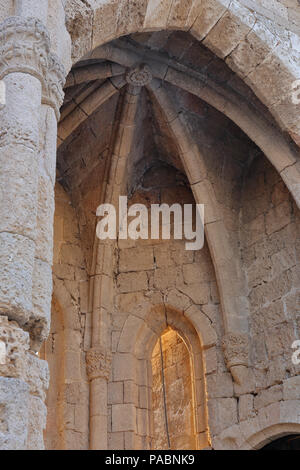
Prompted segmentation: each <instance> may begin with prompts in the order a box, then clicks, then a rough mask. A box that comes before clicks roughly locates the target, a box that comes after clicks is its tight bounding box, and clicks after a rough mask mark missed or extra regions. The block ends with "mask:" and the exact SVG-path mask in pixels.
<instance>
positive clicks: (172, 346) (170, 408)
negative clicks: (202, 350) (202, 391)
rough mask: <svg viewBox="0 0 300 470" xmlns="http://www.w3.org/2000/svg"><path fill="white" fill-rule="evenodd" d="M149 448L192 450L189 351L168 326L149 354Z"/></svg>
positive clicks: (191, 378)
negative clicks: (151, 419) (151, 421)
mask: <svg viewBox="0 0 300 470" xmlns="http://www.w3.org/2000/svg"><path fill="white" fill-rule="evenodd" d="M152 374H153V386H152V413H153V433H152V434H153V438H152V448H153V449H157V450H158V449H159V450H168V449H173V450H174V449H178V450H181V449H196V434H195V413H194V392H193V389H194V384H193V377H192V367H191V357H190V353H189V350H188V348H187V346H186V344H185V343H184V341H183V339H182V338H181V337H180V335H179V334H178V333H177V331H175V330H173V329H171V328H168V329H167V330H166V331H165V332H164V333H163V334H162V335H161V337H160V338H159V340H158V341H157V343H156V345H155V347H154V350H153V354H152Z"/></svg>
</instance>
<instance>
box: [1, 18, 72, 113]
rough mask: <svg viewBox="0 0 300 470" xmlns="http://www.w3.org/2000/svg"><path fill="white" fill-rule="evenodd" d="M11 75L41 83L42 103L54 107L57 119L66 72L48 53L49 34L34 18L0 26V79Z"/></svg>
mask: <svg viewBox="0 0 300 470" xmlns="http://www.w3.org/2000/svg"><path fill="white" fill-rule="evenodd" d="M14 72H20V73H27V74H30V75H32V76H34V77H36V78H37V79H38V80H40V82H41V84H42V102H43V103H44V104H48V105H49V106H51V107H53V108H54V110H55V113H56V116H57V118H59V109H60V107H61V105H62V103H63V98H64V93H63V87H64V83H65V78H66V72H65V69H64V67H63V65H62V64H61V63H60V61H59V59H58V57H57V56H56V55H55V54H53V53H52V52H51V48H50V38H49V34H48V31H47V29H46V27H45V26H44V25H43V23H42V22H41V21H40V20H38V19H37V18H22V17H20V16H12V17H10V18H7V19H6V20H5V21H4V22H3V23H1V24H0V80H1V79H3V78H4V77H5V76H6V75H8V74H10V73H14Z"/></svg>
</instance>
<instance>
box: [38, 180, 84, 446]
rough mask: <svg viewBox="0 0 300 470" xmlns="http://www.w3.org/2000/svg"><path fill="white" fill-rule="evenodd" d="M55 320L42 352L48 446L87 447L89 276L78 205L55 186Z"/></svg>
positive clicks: (53, 311)
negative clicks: (46, 369)
mask: <svg viewBox="0 0 300 470" xmlns="http://www.w3.org/2000/svg"><path fill="white" fill-rule="evenodd" d="M55 202H56V211H55V224H54V265H53V279H54V294H53V302H52V322H51V331H50V335H49V338H48V341H47V343H46V345H45V348H44V351H43V354H44V356H45V359H46V360H47V362H48V364H49V369H50V374H51V382H50V388H49V391H48V393H47V402H46V403H47V409H48V418H47V429H46V434H45V435H46V448H48V449H52V450H53V449H87V448H88V426H89V388H88V382H87V377H86V359H85V351H86V347H85V332H86V328H88V326H87V325H86V316H87V312H88V277H87V273H86V268H85V262H84V257H83V253H82V249H81V241H80V235H79V226H78V221H77V216H76V213H75V210H74V208H73V207H72V205H71V202H70V199H69V197H68V196H67V194H66V193H65V191H64V189H63V188H62V187H61V186H60V185H59V184H58V185H57V186H56V201H55Z"/></svg>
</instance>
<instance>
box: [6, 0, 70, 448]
mask: <svg viewBox="0 0 300 470" xmlns="http://www.w3.org/2000/svg"><path fill="white" fill-rule="evenodd" d="M29 3H30V1H29V0H28V2H26V1H25V2H21V1H17V3H16V10H18V8H20V11H19V12H18V13H19V14H20V15H21V14H23V12H25V11H27V14H28V9H27V10H26V8H27V7H28V8H29V6H30V5H29ZM31 3H32V4H34V2H31ZM25 4H26V5H27V4H28V5H27V7H26V5H25ZM35 4H36V2H35ZM46 4H47V1H46V0H42V2H41V5H40V7H41V11H42V12H44V13H43V15H44V16H45V15H46V10H45V8H42V7H43V6H45V5H46ZM25 7H26V8H25ZM44 10H45V11H44ZM43 19H45V18H43ZM64 78H65V73H64V70H63V68H62V66H61V65H60V64H59V61H58V60H57V58H56V57H55V56H54V55H53V54H52V53H51V52H50V41H49V36H48V33H47V31H46V28H45V27H44V25H43V23H42V22H41V21H40V20H39V19H37V18H24V17H22V16H16V17H11V18H7V19H6V20H5V21H4V22H3V23H2V24H1V25H0V80H3V82H4V83H5V88H6V103H5V107H4V108H3V109H2V110H0V213H1V220H0V320H1V322H2V323H3V318H6V319H7V322H8V323H7V325H6V326H4V329H5V330H6V329H13V331H14V334H15V335H16V340H15V347H16V348H18V347H19V341H21V338H25V337H26V338H27V340H26V341H25V339H24V341H23V340H22V341H23V343H22V344H23V346H24V347H23V348H21V349H20V352H19V355H20V357H22V361H21V359H20V361H21V362H23V364H24V367H22V368H21V369H18V368H17V369H16V371H14V375H11V374H12V372H11V370H12V368H7V367H6V366H7V364H9V363H10V361H11V358H10V354H9V351H8V350H7V348H8V340H7V339H5V338H4V339H3V340H2V347H3V350H5V351H7V353H6V355H5V357H4V358H3V362H4V364H3V366H4V368H3V369H2V370H0V375H1V376H2V377H1V385H2V387H1V390H6V392H5V391H4V392H3V394H2V395H1V391H0V395H1V405H2V406H3V407H4V408H3V409H4V410H6V408H7V407H8V408H7V413H8V415H10V417H11V420H12V421H10V422H8V423H7V426H6V427H5V429H4V431H5V432H4V435H7V436H8V438H7V439H8V440H7V439H6V440H5V442H4V443H0V448H1V447H2V445H3V447H4V448H5V447H7V446H8V448H10V447H13V448H26V447H27V448H42V447H43V438H42V430H43V422H44V421H45V406H44V404H43V400H44V398H45V389H46V386H47V381H48V378H47V374H48V371H47V366H46V363H45V362H44V361H40V360H39V359H38V357H37V356H36V354H35V351H37V350H38V349H39V347H40V344H41V342H42V341H43V340H44V339H45V338H46V337H47V335H48V331H49V323H50V305H51V293H52V288H51V280H52V273H51V263H52V218H53V200H54V195H53V185H54V178H55V155H56V128H57V118H58V116H59V107H60V105H61V103H62V99H63V92H62V86H63V83H64ZM42 117H43V119H42ZM44 131H45V134H44ZM29 337H30V341H29ZM25 343H26V346H25ZM11 392H12V393H13V395H14V396H19V395H20V396H23V402H24V403H26V410H27V412H26V413H27V414H26V413H25V414H23V412H17V410H15V411H16V414H14V411H13V409H12V408H11V406H12V405H11V404H10V401H9V400H10V398H9V397H10V395H9V393H11ZM6 393H7V403H6V404H5V396H6ZM26 394H27V395H26ZM13 395H12V396H13ZM26 397H27V398H26ZM11 403H13V401H12V400H11ZM0 408H1V407H0ZM28 411H29V413H28ZM0 422H1V419H0ZM20 426H21V427H23V428H24V433H25V434H24V435H23V437H22V439H21V440H20V439H19V437H18V432H19V431H18V430H19V429H20ZM24 436H25V437H24ZM24 439H25V441H24ZM8 442H9V444H8Z"/></svg>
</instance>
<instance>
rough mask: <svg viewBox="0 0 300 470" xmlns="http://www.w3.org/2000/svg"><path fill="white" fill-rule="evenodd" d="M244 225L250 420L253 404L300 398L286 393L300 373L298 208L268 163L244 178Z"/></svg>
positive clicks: (246, 399) (257, 162)
mask: <svg viewBox="0 0 300 470" xmlns="http://www.w3.org/2000/svg"><path fill="white" fill-rule="evenodd" d="M241 221H242V226H241V240H242V243H243V250H242V257H243V260H244V266H245V270H246V277H247V281H248V289H249V303H250V334H251V363H252V366H253V373H254V377H253V380H254V381H253V384H252V385H251V384H250V383H249V390H248V391H249V392H251V393H253V392H255V396H254V397H253V395H252V396H250V395H249V396H248V397H244V398H243V401H242V405H241V406H242V407H243V408H244V406H245V403H246V402H247V405H248V406H249V409H248V410H247V412H246V415H245V409H243V413H242V415H243V416H244V417H245V418H247V416H248V414H247V413H250V414H249V416H250V415H251V414H253V412H254V408H253V407H252V405H253V404H254V407H255V409H256V410H259V409H261V408H262V407H265V406H267V405H270V404H271V403H274V402H277V401H281V400H283V399H293V398H294V399H296V398H299V389H298V392H297V390H296V388H295V389H294V393H292V394H288V393H284V390H287V387H288V384H289V383H295V384H296V383H299V372H300V368H299V366H296V365H294V364H293V363H292V360H291V355H292V352H293V350H292V349H291V345H292V343H293V342H294V341H295V340H296V339H299V337H300V330H299V315H300V302H299V300H300V297H299V295H300V290H299V286H300V283H299V280H300V269H299V254H300V251H299V239H300V238H299V237H300V232H299V229H300V219H299V209H298V208H297V207H296V205H295V203H294V202H293V200H292V198H291V196H290V194H289V192H288V190H287V189H286V187H285V185H284V184H283V182H282V181H281V180H280V178H279V176H278V174H277V173H276V172H275V171H274V169H273V168H272V167H271V165H270V164H269V163H268V162H267V161H266V160H265V159H264V158H263V159H257V160H255V161H254V162H253V164H252V166H251V168H250V169H249V172H248V173H247V174H246V176H245V184H244V188H243V207H242V210H241ZM297 375H298V377H296V376H297ZM251 389H252V390H251ZM253 399H254V402H253V403H252V400H253ZM250 403H252V405H250Z"/></svg>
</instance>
